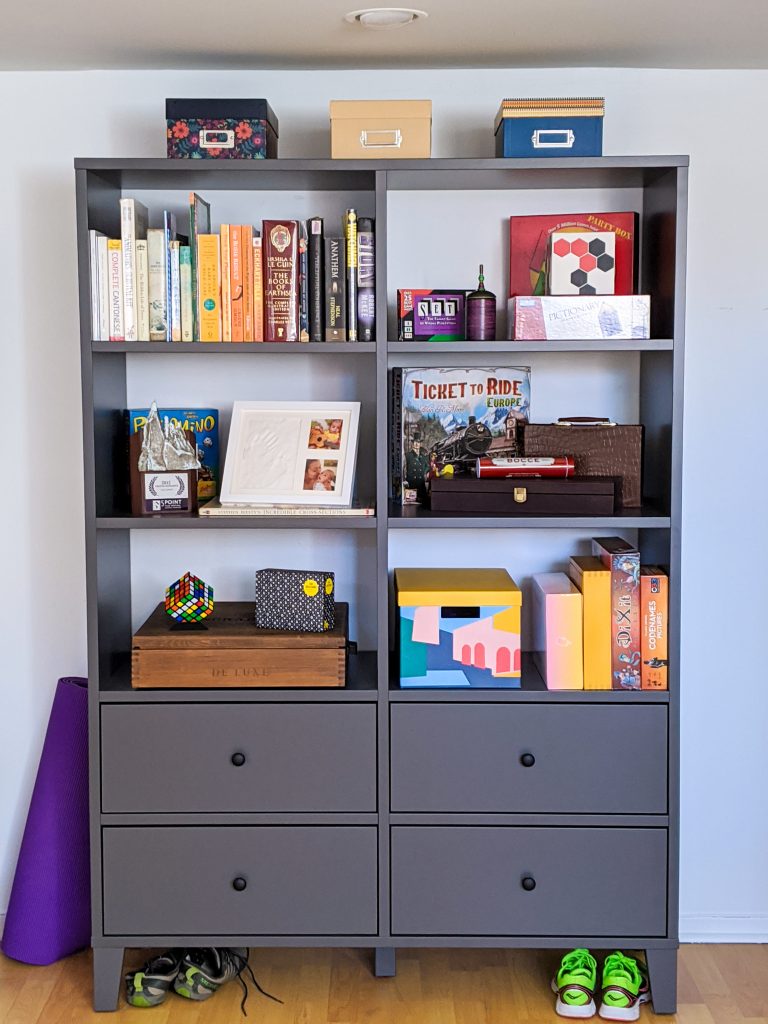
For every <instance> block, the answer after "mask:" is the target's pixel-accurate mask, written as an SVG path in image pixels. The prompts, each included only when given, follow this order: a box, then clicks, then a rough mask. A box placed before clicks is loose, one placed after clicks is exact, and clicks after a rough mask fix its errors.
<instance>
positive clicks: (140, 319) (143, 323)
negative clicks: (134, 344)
mask: <svg viewBox="0 0 768 1024" xmlns="http://www.w3.org/2000/svg"><path fill="white" fill-rule="evenodd" d="M136 313H137V321H136V336H137V337H136V340H137V341H149V259H148V251H147V240H146V238H137V239H136Z"/></svg>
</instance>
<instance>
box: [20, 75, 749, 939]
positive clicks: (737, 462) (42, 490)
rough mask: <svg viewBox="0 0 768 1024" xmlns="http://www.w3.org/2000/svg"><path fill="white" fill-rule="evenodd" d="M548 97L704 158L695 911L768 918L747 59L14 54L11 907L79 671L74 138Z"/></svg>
mask: <svg viewBox="0 0 768 1024" xmlns="http://www.w3.org/2000/svg"><path fill="white" fill-rule="evenodd" d="M542 94H543V95H561V94H566V95H567V94H575V95H595V94H597V95H602V94H604V95H605V96H606V107H607V112H608V113H607V117H606V122H605V152H606V153H607V154H635V153H647V154H653V153H689V154H690V156H691V176H690V220H689V254H690V259H689V277H688V281H689V288H688V339H687V341H688V344H687V364H686V412H685V437H686V465H685V491H684V511H685V516H686V534H685V547H684V553H683V567H684V579H683V584H684V593H683V608H684V617H683V623H682V628H683V665H684V668H683V680H682V683H683V686H682V689H683V716H682V717H683V721H682V741H683V742H682V757H683V766H682V864H681V869H682V871H681V873H682V889H681V910H682V921H681V925H682V930H683V934H684V935H687V936H690V937H705V938H706V937H712V938H716V937H732V938H743V939H749V938H752V939H758V938H762V939H768V872H766V870H765V859H766V854H767V853H768V803H767V802H766V800H765V795H764V794H765V780H766V778H768V743H766V722H767V721H768V687H766V668H765V659H764V654H763V652H764V648H763V641H764V639H765V638H764V636H763V634H762V630H763V629H764V628H765V624H764V619H765V613H766V610H768V602H766V599H765V596H764V595H765V579H766V570H768V546H767V545H766V539H765V511H764V510H765V507H766V496H767V495H766V489H767V488H766V484H765V476H764V474H765V469H764V464H765V449H766V444H765V440H764V436H765V429H766V428H765V426H764V404H765V403H764V391H765V381H766V379H767V377H768V374H767V372H766V371H768V338H767V337H766V335H767V334H768V332H767V331H766V328H767V327H768V299H767V298H766V296H767V295H768V290H767V282H768V250H767V249H766V238H768V214H766V210H768V204H766V200H765V195H766V184H765V181H766V179H765V167H766V163H767V162H768V142H767V141H766V133H765V131H764V130H763V127H762V126H763V125H764V121H765V110H766V107H767V106H768V73H766V72H746V71H745V72H712V71H700V72H697V71H640V70H591V69H578V70H554V71H553V70H546V71H545V70H542V71H537V70H526V71H487V72H484V71H408V70H398V71H391V72H384V71H377V72H365V73H363V72H360V73H357V72H317V71H315V72H278V71H273V72H264V73H246V72H231V73H230V72H199V73H197V72H196V73H180V72H120V73H96V72H92V73H46V74H42V73H41V74H37V73H30V74H23V73H5V74H0V109H2V110H3V111H4V115H5V116H4V123H5V126H6V127H5V131H4V133H3V139H2V142H0V154H1V158H0V196H2V216H3V237H4V242H3V244H2V247H0V253H2V255H0V264H1V266H0V327H1V329H2V333H1V334H0V354H1V358H2V376H0V382H1V383H2V408H3V410H4V412H3V417H2V421H3V423H4V429H3V432H2V465H3V474H2V478H3V481H4V484H5V488H4V498H5V500H4V501H3V502H2V505H1V506H0V537H2V544H3V549H2V550H3V569H4V573H3V576H4V580H3V585H2V587H0V593H2V603H1V604H0V612H1V614H0V623H1V625H0V631H1V632H2V636H0V650H2V652H3V665H2V674H0V687H2V691H1V692H2V704H1V705H0V707H1V708H2V715H0V910H3V909H4V908H5V907H6V905H7V898H8V891H9V886H10V881H11V877H12V872H13V867H14V864H15V859H16V854H17V851H18V844H19V841H20V836H21V829H22V827H23V821H24V816H25V813H26V807H27V802H28V798H29V793H30V790H31V786H32V783H33V781H34V772H35V768H36V764H37V759H38V757H39V753H40V746H41V742H42V736H43V732H44V728H45V723H46V720H47V714H48V709H49V706H50V701H51V696H52V692H53V688H54V685H55V681H56V678H57V677H58V676H60V675H65V674H79V673H83V672H84V670H85V629H84V622H85V614H84V568H83V529H82V515H83V500H82V479H81V468H80V460H81V450H80V449H81V442H80V384H79V354H78V327H77V305H76V264H75V219H74V177H73V172H72V159H73V157H75V156H115V157H123V156H162V155H163V149H164V120H163V118H164V99H165V97H166V96H171V95H173V96H184V95H189V96H195V95H200V96H205V95H220V96H238V95H256V96H265V95H266V96H268V97H269V99H270V101H271V102H272V105H273V106H274V108H275V110H276V111H277V112H278V114H279V116H280V119H281V138H280V150H281V154H282V155H283V156H324V155H327V152H328V134H327V102H328V100H329V99H330V98H342V97H343V98H347V97H360V96H370V97H409V96H410V97H431V98H432V99H433V101H434V134H433V140H434V145H433V152H434V155H435V156H455V155H462V156H465V155H467V156H489V155H491V154H492V123H493V116H494V114H495V111H496V108H497V106H498V102H499V100H500V99H501V97H502V96H510V95H511V96H515V95H542ZM747 473H752V474H754V476H749V477H748V476H747V475H746V474H747ZM633 767H634V766H632V765H626V766H617V774H616V779H615V780H614V781H613V782H610V781H608V780H607V782H606V784H613V785H618V786H625V785H626V786H629V785H632V773H633Z"/></svg>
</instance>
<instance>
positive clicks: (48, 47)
mask: <svg viewBox="0 0 768 1024" xmlns="http://www.w3.org/2000/svg"><path fill="white" fill-rule="evenodd" d="M386 2H387V0H384V3H386ZM389 2H392V3H397V2H398V0H389ZM399 2H401V3H402V2H406V0H399ZM0 4H1V9H2V18H1V19H0V25H1V30H0V70H29V69H92V68H109V69H112V68H114V69H117V68H137V69H138V68H159V69H162V68H172V69H176V68H184V69H190V70H191V69H206V68H216V69H233V70H234V69H251V68H253V69H259V68H297V67H303V68H367V67H370V68H387V67H404V66H405V67H409V68H413V67H435V68H437V67H506V68H514V67H580V66H586V67H657V68H661V67H664V68H667V67H674V68H766V67H768V2H767V0H740V2H738V3H736V4H734V5H733V7H732V6H731V5H730V4H724V3H722V0H601V2H598V0H539V2H532V0H528V2H527V3H521V2H519V0H518V2H517V3H514V2H509V0H484V2H482V3H481V2H479V0H414V6H416V7H420V8H422V9H424V10H426V11H427V13H428V14H429V17H428V18H427V19H426V20H423V21H419V22H417V23H415V24H412V25H409V26H407V27H405V28H399V29H391V30H385V31H371V30H366V29H363V28H361V27H359V26H357V25H350V24H347V23H346V22H345V21H344V20H343V15H344V14H345V13H346V12H347V11H349V10H355V9H358V8H360V7H362V6H365V4H364V2H363V3H361V2H360V0H348V2H346V3H345V2H344V0H184V2H183V3H182V2H181V0H175V2H174V0H159V2H158V0H127V2H126V3H109V2H107V0H98V2H96V0H34V2H30V0H26V2H25V0H15V2H13V0H0ZM371 6H374V5H373V4H371Z"/></svg>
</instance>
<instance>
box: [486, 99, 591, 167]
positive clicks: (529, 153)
mask: <svg viewBox="0 0 768 1024" xmlns="http://www.w3.org/2000/svg"><path fill="white" fill-rule="evenodd" d="M604 112H605V100H604V99H603V98H602V97H601V96H585V97H560V98H551V99H509V100H502V101H501V106H500V107H499V112H498V114H497V115H496V123H495V126H494V128H495V134H496V156H503V157H564V156H602V154H603V115H604Z"/></svg>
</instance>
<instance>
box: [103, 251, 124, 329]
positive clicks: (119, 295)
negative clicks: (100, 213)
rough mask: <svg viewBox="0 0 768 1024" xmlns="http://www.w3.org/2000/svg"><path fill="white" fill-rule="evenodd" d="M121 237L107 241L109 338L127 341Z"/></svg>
mask: <svg viewBox="0 0 768 1024" xmlns="http://www.w3.org/2000/svg"><path fill="white" fill-rule="evenodd" d="M122 248H123V246H122V243H121V241H120V239H119V238H110V239H109V240H108V241H107V253H108V255H109V340H110V341H125V330H124V327H123V254H122Z"/></svg>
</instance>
